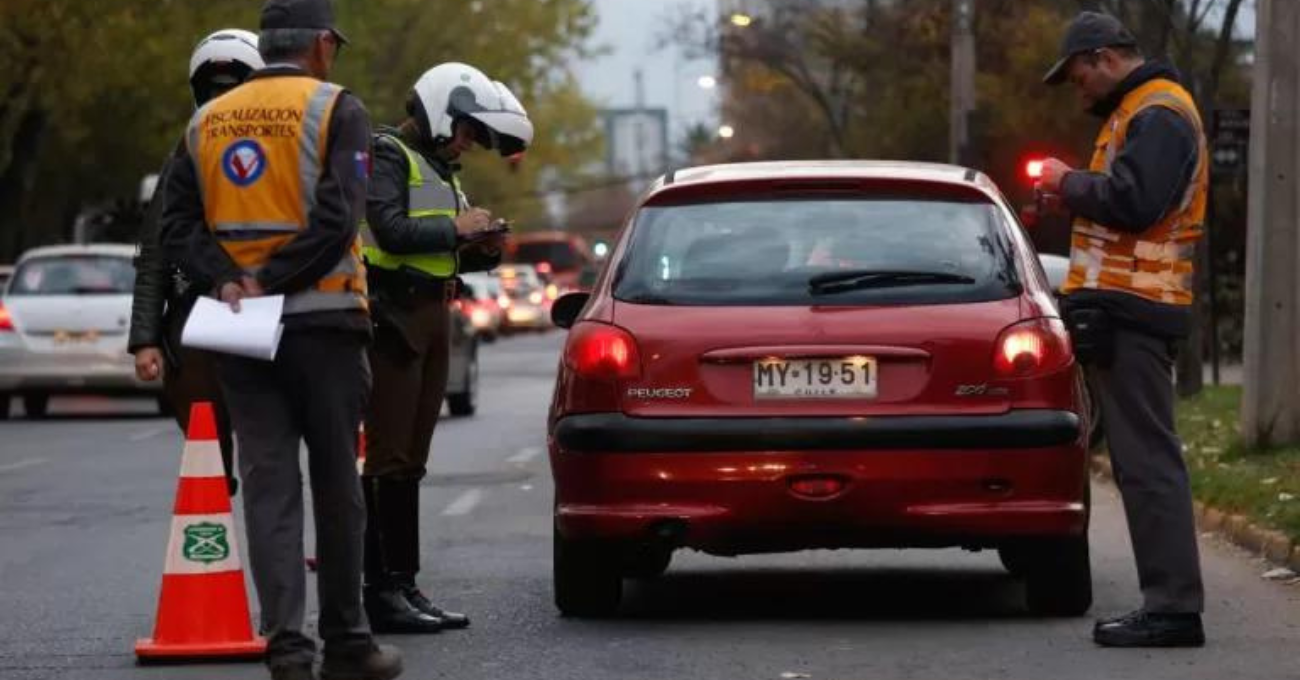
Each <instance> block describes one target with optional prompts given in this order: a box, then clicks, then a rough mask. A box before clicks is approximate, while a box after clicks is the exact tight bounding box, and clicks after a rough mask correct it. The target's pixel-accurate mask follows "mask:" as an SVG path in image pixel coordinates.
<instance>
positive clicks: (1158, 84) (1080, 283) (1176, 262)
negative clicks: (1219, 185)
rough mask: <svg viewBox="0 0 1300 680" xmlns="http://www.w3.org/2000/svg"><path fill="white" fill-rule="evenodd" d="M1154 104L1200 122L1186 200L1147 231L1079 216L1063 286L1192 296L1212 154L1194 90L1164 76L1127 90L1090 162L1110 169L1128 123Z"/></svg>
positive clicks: (1178, 301) (1163, 298)
mask: <svg viewBox="0 0 1300 680" xmlns="http://www.w3.org/2000/svg"><path fill="white" fill-rule="evenodd" d="M1152 106H1164V107H1166V108H1169V109H1172V110H1173V111H1175V112H1176V113H1178V114H1179V115H1181V116H1182V117H1183V118H1185V119H1186V120H1187V121H1188V122H1189V123H1191V124H1192V126H1193V127H1194V128H1195V129H1196V137H1197V140H1198V142H1197V145H1198V151H1197V154H1198V157H1197V162H1196V170H1195V172H1194V173H1193V174H1192V181H1191V182H1190V183H1188V186H1187V191H1186V192H1185V193H1184V194H1183V197H1182V200H1181V201H1179V203H1178V204H1177V205H1175V206H1173V207H1172V208H1171V209H1170V210H1169V211H1168V212H1167V213H1165V215H1164V216H1163V217H1162V218H1161V219H1160V221H1159V222H1158V223H1156V224H1155V225H1153V226H1151V227H1150V228H1148V229H1147V230H1146V231H1143V232H1142V233H1140V234H1132V233H1128V232H1124V231H1120V230H1117V229H1112V228H1110V227H1107V226H1106V225H1104V224H1097V223H1096V222H1092V221H1090V220H1087V219H1084V218H1082V217H1080V218H1076V219H1075V220H1074V225H1073V227H1072V232H1071V238H1070V273H1069V276H1068V277H1067V278H1066V281H1065V286H1064V287H1063V289H1064V291H1065V292H1066V293H1072V292H1074V291H1076V290H1080V289H1093V290H1113V291H1119V292H1123V293H1130V294H1132V295H1137V296H1139V297H1142V298H1146V299H1148V300H1152V301H1155V302H1163V303H1166V304H1174V305H1190V304H1191V303H1192V297H1193V291H1194V290H1195V289H1194V286H1193V282H1192V264H1193V259H1194V256H1195V250H1196V241H1197V239H1199V238H1200V237H1201V233H1202V231H1201V228H1202V224H1203V222H1204V220H1205V205H1206V200H1207V198H1208V196H1209V160H1208V153H1207V151H1206V143H1205V135H1204V134H1203V132H1202V128H1201V117H1200V114H1199V113H1197V110H1196V103H1195V102H1194V101H1193V100H1192V97H1191V95H1190V94H1188V93H1187V90H1185V89H1183V88H1182V87H1181V86H1180V85H1178V84H1177V83H1175V82H1173V81H1170V80H1164V79H1156V80H1152V81H1150V82H1147V83H1145V84H1143V85H1141V86H1139V87H1138V88H1136V89H1134V90H1133V91H1132V92H1130V93H1128V95H1126V96H1125V97H1124V100H1123V101H1122V102H1120V105H1119V107H1118V108H1116V109H1115V111H1114V113H1112V114H1111V116H1110V119H1109V120H1107V121H1106V124H1105V125H1104V126H1103V127H1102V129H1101V132H1100V133H1099V134H1098V135H1097V143H1096V148H1095V149H1094V151H1093V155H1092V163H1091V164H1090V165H1089V166H1088V169H1089V170H1091V171H1093V172H1100V173H1109V172H1110V169H1111V165H1112V164H1113V163H1114V162H1115V159H1116V158H1117V157H1118V156H1119V153H1120V150H1121V149H1123V148H1124V140H1125V137H1126V136H1127V135H1128V126H1129V123H1130V122H1131V121H1132V120H1133V117H1134V116H1136V115H1137V114H1138V113H1139V112H1140V111H1143V110H1145V109H1147V108H1150V107H1152Z"/></svg>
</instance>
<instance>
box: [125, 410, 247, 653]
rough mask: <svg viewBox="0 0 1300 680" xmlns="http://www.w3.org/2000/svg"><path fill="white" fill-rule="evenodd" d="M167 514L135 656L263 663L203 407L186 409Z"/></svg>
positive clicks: (212, 430)
mask: <svg viewBox="0 0 1300 680" xmlns="http://www.w3.org/2000/svg"><path fill="white" fill-rule="evenodd" d="M172 515H173V516H172V527H171V539H170V540H169V541H168V542H167V559H166V563H165V565H164V568H163V578H162V589H161V593H160V594H159V597H158V616H157V620H156V622H155V626H154V633H153V637H152V638H149V639H144V640H138V641H136V643H135V655H136V657H137V658H138V659H139V660H140V661H142V662H145V661H151V660H152V661H161V660H184V659H204V658H220V659H228V658H232V657H245V658H259V657H262V656H263V655H265V653H266V640H264V639H262V638H260V637H257V636H255V635H253V629H252V626H251V625H250V623H249V614H248V598H247V596H246V591H245V590H244V569H243V567H242V566H241V564H240V561H239V544H238V541H237V536H236V533H235V522H234V518H233V517H232V515H231V513H230V496H229V494H228V493H227V489H226V475H225V469H224V468H223V466H222V463H221V447H220V446H219V445H218V444H217V425H216V420H215V419H214V418H213V415H212V404H210V403H207V402H196V403H195V404H194V405H193V407H192V408H191V410H190V422H189V431H188V432H187V433H186V437H185V451H184V453H183V454H182V457H181V475H180V483H179V484H178V486H177V489H176V507H175V509H174V510H173V512H172Z"/></svg>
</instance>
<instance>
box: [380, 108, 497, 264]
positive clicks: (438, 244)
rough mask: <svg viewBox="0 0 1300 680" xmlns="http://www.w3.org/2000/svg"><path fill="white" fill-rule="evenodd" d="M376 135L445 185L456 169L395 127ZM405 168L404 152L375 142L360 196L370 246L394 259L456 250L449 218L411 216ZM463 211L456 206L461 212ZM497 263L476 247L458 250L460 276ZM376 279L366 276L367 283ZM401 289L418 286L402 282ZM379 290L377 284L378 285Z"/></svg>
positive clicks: (490, 254)
mask: <svg viewBox="0 0 1300 680" xmlns="http://www.w3.org/2000/svg"><path fill="white" fill-rule="evenodd" d="M380 132H381V133H383V134H387V135H392V136H396V137H400V138H401V139H402V140H403V141H404V142H405V143H406V145H407V146H408V147H410V148H411V149H412V150H413V151H415V152H416V153H418V154H420V155H421V156H422V157H423V158H424V160H425V161H426V162H428V163H429V165H430V167H432V168H433V169H434V171H435V172H437V173H438V176H439V177H441V178H442V180H443V181H444V182H448V183H450V182H451V181H452V178H453V177H454V175H455V173H456V172H458V171H459V170H460V166H459V165H457V164H454V163H447V162H446V161H443V160H441V159H439V158H438V156H437V155H436V154H435V153H434V152H433V150H432V149H429V148H427V145H426V144H423V143H421V142H420V141H418V140H415V139H412V135H407V134H404V133H403V132H402V131H400V130H398V129H396V128H383V129H381V130H380ZM410 172H411V166H410V161H409V160H408V159H407V157H406V153H405V152H404V151H402V149H400V148H398V146H397V145H396V144H393V143H392V142H386V141H383V140H382V138H377V140H376V143H375V161H374V171H373V173H372V175H371V178H370V192H369V194H368V195H367V197H366V223H367V224H368V225H369V228H370V231H371V233H372V234H373V235H374V238H375V244H376V245H378V246H379V247H380V248H381V249H382V250H384V251H386V252H389V253H392V254H394V255H411V254H415V253H440V252H451V251H454V250H456V248H457V242H456V224H455V222H454V221H453V219H452V218H450V217H445V216H441V215H437V216H432V217H411V216H410V215H409V214H408V213H409V212H410V201H409V195H410V193H409V188H410V187H409V179H410ZM462 207H465V206H457V208H462ZM500 263H501V253H500V252H489V251H487V250H484V249H481V248H472V247H467V248H462V249H461V250H460V272H462V273H467V272H475V271H487V270H489V269H492V268H494V267H496V266H497V265H498V264H500ZM373 280H376V279H374V278H373V277H372V281H373ZM400 282H401V283H403V284H406V285H419V284H421V283H423V282H422V281H419V280H414V279H412V278H410V277H406V278H403V279H401V280H400ZM379 285H383V284H382V283H380V284H379Z"/></svg>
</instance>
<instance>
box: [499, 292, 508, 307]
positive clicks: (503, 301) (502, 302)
mask: <svg viewBox="0 0 1300 680" xmlns="http://www.w3.org/2000/svg"><path fill="white" fill-rule="evenodd" d="M497 305H499V306H500V307H501V309H510V296H509V295H506V294H505V293H502V294H500V295H498V296H497Z"/></svg>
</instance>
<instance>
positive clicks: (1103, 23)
mask: <svg viewBox="0 0 1300 680" xmlns="http://www.w3.org/2000/svg"><path fill="white" fill-rule="evenodd" d="M1136 46H1137V39H1136V38H1134V37H1133V34H1132V33H1129V32H1128V29H1127V28H1124V24H1121V23H1120V22H1119V19H1116V18H1115V17H1113V16H1111V15H1109V14H1102V13H1100V12H1081V13H1079V16H1077V17H1075V18H1074V21H1071V22H1070V27H1069V28H1068V29H1066V31H1065V38H1064V39H1063V40H1061V59H1060V61H1057V62H1056V63H1055V64H1054V65H1052V68H1051V70H1049V71H1048V72H1047V75H1045V76H1043V82H1044V83H1046V84H1048V85H1059V84H1060V83H1062V82H1064V81H1065V75H1066V73H1065V72H1066V67H1067V66H1069V64H1070V59H1072V58H1074V57H1075V56H1078V55H1080V54H1083V53H1085V52H1091V51H1093V50H1099V49H1101V48H1103V47H1136Z"/></svg>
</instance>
